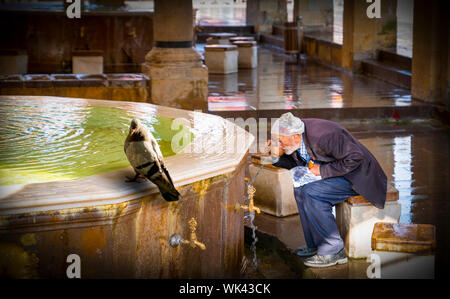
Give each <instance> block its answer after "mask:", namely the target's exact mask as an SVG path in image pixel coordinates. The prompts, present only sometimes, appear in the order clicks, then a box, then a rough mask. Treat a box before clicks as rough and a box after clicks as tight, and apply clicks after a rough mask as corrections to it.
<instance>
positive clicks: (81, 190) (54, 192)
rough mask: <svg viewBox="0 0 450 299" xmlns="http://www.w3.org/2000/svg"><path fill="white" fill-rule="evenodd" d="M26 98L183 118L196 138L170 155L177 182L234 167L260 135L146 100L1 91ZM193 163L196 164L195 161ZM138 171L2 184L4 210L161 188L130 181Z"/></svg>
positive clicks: (115, 199) (76, 203)
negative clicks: (197, 149)
mask: <svg viewBox="0 0 450 299" xmlns="http://www.w3.org/2000/svg"><path fill="white" fill-rule="evenodd" d="M24 99H32V100H46V101H50V100H55V101H77V102H79V103H84V104H86V105H91V106H108V107H116V108H122V109H132V110H133V111H135V112H139V113H141V112H144V113H145V112H148V113H153V114H152V115H154V114H158V115H160V116H165V117H168V118H173V119H181V122H182V123H183V122H184V123H183V124H184V125H190V128H191V132H193V133H194V140H192V141H191V143H190V144H189V145H187V146H186V147H185V148H184V149H183V150H182V151H181V152H179V153H178V154H176V155H174V156H170V157H167V158H165V159H164V161H165V164H166V166H167V168H168V169H169V170H170V173H171V176H172V179H173V182H174V184H175V186H176V187H179V186H183V185H187V184H190V183H193V182H196V181H200V180H204V179H207V178H211V177H214V176H218V175H222V174H226V173H230V172H232V171H234V170H235V169H236V168H237V167H238V166H239V164H240V162H241V161H242V159H243V158H244V156H245V155H246V154H247V152H248V150H249V147H250V146H251V144H252V143H253V141H254V136H253V135H252V134H250V133H248V132H247V131H245V130H244V129H242V128H241V127H239V126H237V125H235V124H233V123H232V122H230V121H228V120H226V119H223V118H222V117H219V116H216V115H212V114H205V113H201V112H197V111H189V110H181V109H177V108H171V107H165V106H158V105H154V104H150V103H142V102H125V101H109V100H97V99H82V98H64V97H53V96H0V100H1V101H3V100H24ZM183 118H184V119H185V120H183ZM233 132H234V133H235V134H233ZM242 141H244V142H243V143H242ZM196 145H197V146H199V145H200V146H202V145H203V146H205V145H206V146H208V147H209V146H212V147H213V148H209V151H208V152H201V153H195V152H192V151H193V148H194V147H195V146H196ZM236 145H243V146H240V147H239V146H236ZM230 147H232V148H234V149H235V150H234V151H233V152H232V153H227V152H224V151H223V149H227V148H230ZM220 149H222V151H221V150H220ZM186 161H188V163H186ZM193 164H195V167H192V165H193ZM133 175H134V171H133V169H132V167H131V166H129V167H126V168H122V169H118V170H113V171H108V172H105V173H101V174H96V175H92V176H87V177H83V178H81V179H76V180H65V181H52V182H43V183H32V184H24V185H6V186H0V216H7V215H17V214H26V213H38V212H45V211H52V210H61V209H74V208H83V207H93V206H102V205H113V204H119V203H124V202H127V201H131V200H134V199H138V198H142V197H144V196H148V195H150V194H153V193H157V192H159V191H158V189H157V187H156V185H154V184H153V183H151V182H149V181H147V182H143V183H140V184H136V183H126V182H125V177H126V176H133ZM0 226H1V223H0Z"/></svg>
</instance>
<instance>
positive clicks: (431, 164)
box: [256, 120, 450, 278]
mask: <svg viewBox="0 0 450 299" xmlns="http://www.w3.org/2000/svg"><path fill="white" fill-rule="evenodd" d="M340 124H341V125H343V126H344V127H345V128H347V129H348V130H349V131H350V132H351V133H352V134H353V135H354V136H355V137H356V138H358V140H360V141H361V143H362V144H364V145H365V146H366V147H367V148H368V149H369V150H370V151H371V152H372V153H373V154H374V156H375V157H376V159H377V161H378V162H379V163H380V165H381V167H382V168H383V170H384V172H385V173H386V176H387V178H388V181H389V182H390V183H391V184H393V185H394V186H395V188H396V189H397V190H398V191H399V202H400V204H401V206H402V209H401V216H400V222H401V223H421V224H433V225H435V226H436V244H437V248H436V265H435V267H436V277H437V278H439V277H447V276H448V274H447V266H448V265H450V257H449V255H448V253H449V252H450V241H449V239H450V217H449V215H450V201H449V199H450V129H449V128H448V127H445V126H443V125H441V124H439V123H437V122H435V121H428V120H415V121H404V122H387V121H371V122H359V121H343V122H340ZM271 219H272V220H270V221H284V222H289V223H291V222H293V223H291V224H290V226H289V227H290V229H289V231H283V232H278V235H277V237H278V239H280V240H281V241H282V242H284V243H285V244H286V245H287V246H289V247H290V248H297V247H299V246H303V245H305V241H304V237H303V233H302V231H301V224H300V219H299V217H298V215H293V216H288V217H284V218H276V217H271ZM289 219H290V220H289ZM256 220H257V221H256V225H257V226H259V227H262V228H264V226H267V225H273V223H272V222H267V221H268V220H267V217H266V218H264V217H262V218H261V217H259V218H258V217H257V219H256ZM294 227H295V229H294ZM341 267H344V266H341ZM339 269H340V268H339V266H336V267H333V268H332V269H331V270H332V271H331V272H330V273H332V272H333V271H338V270H339ZM364 269H365V268H364ZM338 272H339V273H340V271H338ZM344 272H345V271H344ZM361 273H362V274H361ZM361 273H359V274H361V275H362V276H361V277H364V275H363V274H364V273H365V272H361ZM328 274H329V273H324V275H325V276H327V275H328ZM280 275H282V273H280ZM341 278H350V277H341Z"/></svg>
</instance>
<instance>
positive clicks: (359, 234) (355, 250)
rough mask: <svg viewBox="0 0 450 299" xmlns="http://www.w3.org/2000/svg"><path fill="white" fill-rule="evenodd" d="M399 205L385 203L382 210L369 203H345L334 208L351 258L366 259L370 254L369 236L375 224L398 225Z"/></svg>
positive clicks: (390, 202)
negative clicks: (387, 223)
mask: <svg viewBox="0 0 450 299" xmlns="http://www.w3.org/2000/svg"><path fill="white" fill-rule="evenodd" d="M400 214H401V205H400V203H398V201H386V204H385V206H384V209H378V208H376V207H375V206H373V205H372V204H370V203H364V204H350V203H348V202H346V201H344V202H342V203H340V204H338V205H337V206H336V223H337V225H338V228H339V232H340V234H341V236H342V238H343V240H344V242H345V248H346V250H347V254H348V256H349V257H351V258H366V257H368V256H370V254H371V252H372V248H371V236H372V231H373V227H374V224H375V222H389V223H398V221H399V219H400Z"/></svg>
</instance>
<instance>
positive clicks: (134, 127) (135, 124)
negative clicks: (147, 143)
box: [130, 118, 142, 134]
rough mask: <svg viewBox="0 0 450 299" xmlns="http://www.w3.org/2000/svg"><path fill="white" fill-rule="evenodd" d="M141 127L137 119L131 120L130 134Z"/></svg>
mask: <svg viewBox="0 0 450 299" xmlns="http://www.w3.org/2000/svg"><path fill="white" fill-rule="evenodd" d="M141 127H142V124H141V122H140V121H139V119H136V118H133V119H132V120H131V125H130V133H131V134H134V133H135V132H137V131H139V129H140V128H141Z"/></svg>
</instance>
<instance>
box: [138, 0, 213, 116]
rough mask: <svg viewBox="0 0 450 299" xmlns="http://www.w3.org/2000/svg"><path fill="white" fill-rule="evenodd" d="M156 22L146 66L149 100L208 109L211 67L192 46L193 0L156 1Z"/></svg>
mask: <svg viewBox="0 0 450 299" xmlns="http://www.w3.org/2000/svg"><path fill="white" fill-rule="evenodd" d="M153 24H154V25H153V36H154V47H153V48H152V50H151V51H150V52H149V53H148V54H147V55H146V56H145V64H144V66H143V72H144V73H146V74H148V76H149V77H150V95H151V98H150V101H151V102H152V103H154V104H157V105H163V106H170V107H177V108H182V109H188V110H194V109H202V110H204V111H206V109H207V97H208V69H207V67H206V66H205V65H204V64H203V63H202V57H201V55H200V53H198V52H197V51H196V50H195V49H194V48H193V46H192V45H193V42H192V39H193V7H192V0H171V1H167V0H155V13H154V19H153Z"/></svg>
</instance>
